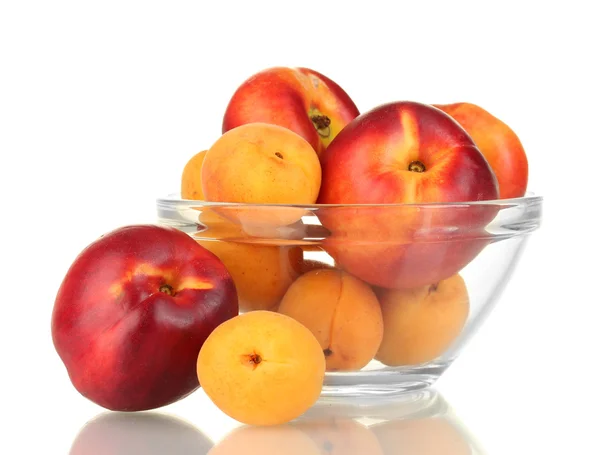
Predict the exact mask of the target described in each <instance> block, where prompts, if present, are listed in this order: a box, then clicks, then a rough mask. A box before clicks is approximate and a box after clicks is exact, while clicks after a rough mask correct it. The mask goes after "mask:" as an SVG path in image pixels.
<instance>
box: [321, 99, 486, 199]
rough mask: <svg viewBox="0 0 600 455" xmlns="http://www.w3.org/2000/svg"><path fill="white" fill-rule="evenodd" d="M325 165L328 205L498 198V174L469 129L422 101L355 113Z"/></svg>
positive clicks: (324, 158) (323, 196) (326, 155)
mask: <svg viewBox="0 0 600 455" xmlns="http://www.w3.org/2000/svg"><path fill="white" fill-rule="evenodd" d="M321 164H322V169H323V170H322V187H321V192H320V194H319V200H318V202H320V203H323V204H394V203H408V204H410V203H423V202H463V201H483V200H491V199H496V198H497V197H498V182H497V180H496V177H495V175H494V173H493V171H492V169H491V167H490V165H489V164H488V162H487V161H486V159H485V157H484V156H483V155H482V153H481V152H480V151H479V150H478V149H477V147H476V146H475V143H474V142H473V140H472V139H471V137H470V136H469V135H468V134H467V132H466V131H465V130H464V129H463V128H462V127H461V126H460V125H459V124H458V123H457V122H456V121H455V120H453V119H452V118H451V117H450V116H449V115H447V114H445V113H443V112H442V111H440V110H439V109H436V108H434V107H432V106H429V105H426V104H422V103H416V102H410V101H401V102H395V103H389V104H384V105H381V106H379V107H376V108H374V109H372V110H371V111H369V112H366V113H364V114H362V115H361V116H359V117H357V118H356V119H355V120H353V121H352V122H351V123H350V124H348V125H347V126H346V128H344V130H343V131H342V132H341V133H340V134H339V135H338V136H337V137H336V138H335V139H334V141H333V142H332V143H331V144H330V146H329V147H328V148H327V151H326V152H324V154H323V156H322V163H321ZM421 166H422V168H421ZM411 167H412V168H411Z"/></svg>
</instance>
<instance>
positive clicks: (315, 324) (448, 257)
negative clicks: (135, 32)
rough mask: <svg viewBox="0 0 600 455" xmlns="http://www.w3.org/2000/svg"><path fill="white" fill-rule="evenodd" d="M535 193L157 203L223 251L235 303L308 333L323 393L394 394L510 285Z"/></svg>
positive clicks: (464, 334) (439, 358)
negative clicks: (378, 200) (321, 370)
mask: <svg viewBox="0 0 600 455" xmlns="http://www.w3.org/2000/svg"><path fill="white" fill-rule="evenodd" d="M542 202H543V199H542V197H540V196H537V195H534V194H527V195H525V196H524V197H521V198H515V199H498V200H487V201H477V202H457V203H425V204H355V205H335V204H314V205H285V204H239V203H214V202H205V201H198V200H186V199H182V198H181V197H180V195H179V194H173V195H170V196H168V197H165V198H159V199H158V200H157V212H158V213H157V214H158V223H159V224H161V225H168V226H172V227H176V228H177V229H180V230H181V231H183V232H186V233H187V234H188V235H190V236H191V237H192V238H194V239H195V240H196V241H197V242H198V243H199V244H201V245H202V246H204V247H205V248H206V249H208V250H210V251H211V252H213V253H214V254H215V255H216V256H217V257H219V259H221V261H222V262H223V263H224V264H225V266H226V268H227V269H228V270H229V271H230V273H231V275H232V277H233V280H234V282H235V285H236V288H237V292H238V298H239V308H240V312H249V311H256V310H268V311H273V312H279V313H282V314H286V315H287V316H291V317H293V318H295V319H296V320H298V321H299V322H301V323H302V324H303V325H305V326H306V327H307V328H308V329H310V330H311V331H312V332H313V334H314V335H315V337H316V339H317V340H318V341H319V343H320V345H321V348H322V349H323V355H324V356H325V360H326V370H327V371H326V378H325V382H324V386H323V392H322V393H323V395H324V396H338V395H342V396H343V395H369V394H379V395H386V394H390V395H394V394H397V393H400V392H403V391H406V390H414V389H419V388H424V387H427V386H429V385H431V384H433V383H434V382H435V381H436V380H437V379H438V378H439V377H440V376H441V374H442V373H443V372H444V371H445V370H446V369H447V368H448V367H449V366H450V365H451V364H452V362H453V361H454V360H455V359H456V358H457V356H458V355H459V353H460V351H461V349H462V348H463V347H464V346H465V345H466V343H467V342H468V341H469V340H470V339H471V338H472V337H473V335H474V334H475V332H476V331H477V329H478V328H479V327H480V326H481V325H482V323H483V322H484V320H485V319H486V318H487V316H488V315H489V314H490V310H491V309H492V308H493V306H494V305H495V304H496V302H497V301H498V300H499V297H500V296H501V294H502V292H503V290H504V288H505V287H506V286H507V285H508V283H509V281H510V278H511V275H512V273H513V272H514V270H515V266H516V264H517V262H518V260H519V258H520V257H521V253H522V251H523V249H524V248H525V245H526V243H527V240H528V238H529V237H530V235H531V233H533V232H534V231H536V230H537V229H538V227H539V226H540V222H541V214H542ZM289 213H297V214H299V216H298V217H297V220H296V221H295V222H293V223H292V224H282V223H281V222H280V221H276V222H273V223H270V222H269V220H282V219H285V218H286V217H287V218H290V217H289V216H287V214H289ZM290 219H291V218H290ZM273 342H276V340H274V341H273Z"/></svg>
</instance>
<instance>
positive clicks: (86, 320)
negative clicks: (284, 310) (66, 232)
mask: <svg viewBox="0 0 600 455" xmlns="http://www.w3.org/2000/svg"><path fill="white" fill-rule="evenodd" d="M237 314H238V300H237V293H236V290H235V285H234V283H233V280H232V278H231V276H230V275H229V272H228V271H227V269H226V268H225V266H224V265H223V264H222V262H221V261H220V260H219V259H218V258H217V257H216V256H215V255H214V254H212V253H211V252H209V251H208V250H206V249H205V248H203V247H201V246H200V245H199V244H198V243H196V241H195V240H194V239H192V238H191V237H189V236H188V235H187V234H185V233H183V232H181V231H178V230H176V229H174V228H167V227H160V226H152V225H134V226H126V227H122V228H119V229H116V230H114V231H112V232H110V233H108V234H106V235H104V236H102V237H101V238H99V239H97V240H96V241H94V242H93V243H91V244H90V245H89V246H88V247H87V248H85V249H84V250H83V251H82V252H81V253H80V255H79V256H78V257H77V258H76V259H75V261H74V263H73V264H72V266H71V267H70V268H69V270H68V271H67V274H66V276H65V278H64V280H63V282H62V284H61V286H60V288H59V290H58V294H57V296H56V300H55V303H54V309H53V313H52V338H53V342H54V346H55V348H56V351H57V353H58V355H59V356H60V358H61V359H62V361H63V363H64V365H65V367H66V369H67V372H68V374H69V377H70V379H71V382H72V383H73V385H74V386H75V388H76V389H77V390H78V391H79V392H80V393H81V394H82V395H83V396H85V397H86V398H88V399H89V400H91V401H93V402H94V403H96V404H98V405H100V406H103V407H104V408H107V409H110V410H118V411H140V410H147V409H153V408H158V407H160V406H164V405H167V404H169V403H172V402H174V401H177V400H179V399H180V398H182V397H184V396H186V395H188V394H189V393H191V392H193V391H194V390H195V389H196V388H197V387H198V386H199V383H198V378H197V375H196V359H197V358H198V353H199V352H200V348H201V347H202V345H203V343H204V341H205V340H206V338H207V337H208V335H209V334H210V333H211V332H212V331H213V330H214V329H215V328H216V327H217V326H218V325H219V324H221V323H222V322H224V321H226V320H228V319H230V318H232V317H234V316H236V315H237Z"/></svg>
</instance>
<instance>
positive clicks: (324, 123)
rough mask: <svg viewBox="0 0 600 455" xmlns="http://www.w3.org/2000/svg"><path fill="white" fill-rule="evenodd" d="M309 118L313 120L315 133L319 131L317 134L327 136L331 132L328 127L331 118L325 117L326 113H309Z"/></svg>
mask: <svg viewBox="0 0 600 455" xmlns="http://www.w3.org/2000/svg"><path fill="white" fill-rule="evenodd" d="M310 120H311V121H312V122H313V125H314V126H315V128H316V129H317V133H319V136H321V137H329V135H330V134H331V128H329V125H331V119H330V118H329V117H327V116H326V115H322V114H317V115H311V116H310Z"/></svg>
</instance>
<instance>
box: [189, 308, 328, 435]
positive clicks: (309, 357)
mask: <svg viewBox="0 0 600 455" xmlns="http://www.w3.org/2000/svg"><path fill="white" fill-rule="evenodd" d="M197 372H198V380H199V381H200V385H201V386H202V388H203V390H204V392H205V393H206V395H207V396H208V397H209V398H210V399H211V401H212V402H213V403H214V404H215V405H216V406H217V407H218V408H219V409H221V411H223V412H224V413H225V414H227V415H228V416H229V417H231V418H233V419H235V420H237V421H239V422H242V423H246V424H249V425H278V424H282V423H285V422H288V421H290V420H293V419H295V418H297V417H298V416H300V415H301V414H303V413H304V412H306V410H307V409H309V408H310V407H311V406H312V405H313V404H314V403H315V402H316V401H317V399H318V398H319V395H320V394H321V389H322V387H323V380H324V377H325V357H324V356H323V351H322V350H321V346H320V345H319V342H318V341H317V340H316V338H315V337H314V335H313V334H312V333H311V332H310V330H308V329H307V328H306V327H304V326H303V325H302V324H300V323H299V322H297V321H295V320H294V319H292V318H290V317H287V316H285V315H283V314H279V313H275V312H271V311H252V312H249V313H244V314H241V315H238V316H236V317H234V318H232V319H229V320H228V321H226V322H224V323H223V324H221V325H219V326H218V327H217V328H216V329H215V330H213V332H212V333H211V334H210V335H209V337H208V338H207V339H206V341H205V342H204V344H203V346H202V348H201V350H200V354H199V355H198V363H197Z"/></svg>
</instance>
